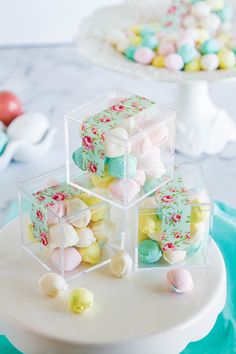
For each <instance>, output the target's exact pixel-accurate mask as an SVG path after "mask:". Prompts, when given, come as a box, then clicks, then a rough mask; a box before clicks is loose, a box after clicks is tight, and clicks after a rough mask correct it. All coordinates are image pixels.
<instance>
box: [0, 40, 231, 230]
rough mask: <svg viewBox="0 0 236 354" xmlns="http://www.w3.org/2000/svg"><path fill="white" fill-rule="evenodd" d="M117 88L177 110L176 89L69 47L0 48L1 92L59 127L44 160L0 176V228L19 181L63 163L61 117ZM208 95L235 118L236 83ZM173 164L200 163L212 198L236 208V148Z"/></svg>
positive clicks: (13, 165)
mask: <svg viewBox="0 0 236 354" xmlns="http://www.w3.org/2000/svg"><path fill="white" fill-rule="evenodd" d="M116 87H119V88H122V89H125V90H128V91H131V92H132V91H133V92H136V93H138V94H141V95H144V96H146V97H149V98H153V99H155V100H157V101H158V102H160V103H162V104H165V105H168V106H169V107H172V108H174V106H175V97H176V93H177V86H176V85H174V84H167V83H161V82H156V81H153V82H152V81H143V80H140V79H135V78H132V77H126V76H124V75H123V74H120V73H116V72H112V71H109V70H106V69H104V68H100V67H97V66H95V65H93V64H91V63H90V62H88V61H87V60H86V59H84V58H83V57H82V56H80V55H79V54H78V52H77V50H76V48H74V47H73V46H61V47H53V46H50V47H42V48H41V47H40V48H28V47H27V48H9V49H0V90H3V89H9V90H11V91H13V92H16V93H17V94H18V95H19V96H20V98H21V99H22V101H23V104H24V107H25V110H27V111H29V110H31V111H39V112H42V113H44V114H46V115H47V116H48V118H49V119H50V122H51V126H53V127H56V128H57V134H56V138H55V140H54V145H53V146H52V147H51V149H50V151H49V153H48V154H47V155H46V156H45V157H44V158H43V159H41V160H36V161H35V162H34V163H31V164H20V163H11V165H10V166H9V167H8V168H7V169H6V170H5V171H4V172H3V173H2V174H0V226H1V225H2V224H3V223H4V218H5V216H6V212H7V210H8V208H9V206H10V205H11V203H12V202H13V201H14V200H16V199H17V189H18V183H19V182H20V181H23V180H25V179H29V178H31V177H34V176H37V175H38V174H42V173H44V172H47V171H51V170H53V169H56V168H58V167H62V166H63V165H64V162H65V153H64V126H63V120H64V114H65V113H66V112H67V111H68V110H70V109H71V108H74V107H76V106H78V105H80V104H81V103H84V102H86V101H87V100H90V99H93V98H95V97H96V96H98V95H101V94H103V93H105V92H106V91H109V90H111V89H114V88H116ZM210 91H211V95H212V98H213V100H214V101H215V102H217V104H218V105H220V106H222V107H223V108H224V109H226V110H227V111H228V112H229V113H230V114H231V116H232V117H234V118H235V120H236V113H235V111H236V101H235V92H236V82H224V83H217V84H214V85H212V86H211V87H210ZM176 160H177V162H192V161H194V162H196V161H197V162H200V163H201V164H202V167H203V170H204V173H205V176H206V180H207V185H208V186H209V189H210V192H211V195H212V197H213V198H214V199H218V200H222V201H224V202H228V203H230V204H231V205H232V206H235V207H236V144H229V145H228V146H227V147H226V148H225V150H224V151H222V152H221V153H220V154H218V155H215V156H201V157H200V158H194V159H193V158H190V157H188V156H184V155H181V154H178V153H177V155H176Z"/></svg>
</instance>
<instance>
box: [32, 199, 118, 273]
mask: <svg viewBox="0 0 236 354" xmlns="http://www.w3.org/2000/svg"><path fill="white" fill-rule="evenodd" d="M64 218H66V221H63V220H64ZM47 223H48V244H47V247H46V248H47V250H48V252H47V255H48V257H49V260H50V263H51V264H52V265H53V267H54V269H55V270H56V271H60V272H61V273H64V272H69V271H72V270H73V269H75V268H76V267H78V266H79V265H80V264H81V263H85V264H87V265H89V266H92V265H95V264H98V263H99V262H100V261H101V252H102V248H103V247H105V246H106V245H107V243H108V239H109V236H110V235H111V234H112V233H114V231H115V225H114V223H113V222H112V221H111V219H110V216H109V205H108V204H106V203H104V202H101V200H99V199H98V198H96V197H91V196H89V195H87V194H85V193H83V194H79V195H78V196H76V197H73V198H70V199H65V200H63V201H59V202H58V203H57V204H55V205H54V206H51V207H49V208H48V216H47ZM28 235H29V238H30V239H31V240H34V241H35V240H36V239H35V238H34V235H33V232H32V224H29V227H28ZM61 247H62V248H63V251H61ZM61 252H63V256H64V257H63V258H64V262H63V265H62V261H61Z"/></svg>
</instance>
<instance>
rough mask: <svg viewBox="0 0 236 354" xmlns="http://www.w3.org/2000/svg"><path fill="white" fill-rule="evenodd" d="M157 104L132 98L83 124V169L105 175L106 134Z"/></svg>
mask: <svg viewBox="0 0 236 354" xmlns="http://www.w3.org/2000/svg"><path fill="white" fill-rule="evenodd" d="M154 104H155V102H152V101H150V100H147V99H146V98H144V97H141V96H137V95H135V96H131V97H128V98H125V99H123V100H121V101H119V102H118V103H117V104H114V105H112V106H110V107H108V108H107V109H105V110H104V111H102V112H100V113H97V114H95V115H93V116H91V117H89V118H88V119H87V120H86V121H84V122H83V124H82V169H83V170H84V171H89V172H91V173H94V174H97V175H99V176H101V177H102V176H103V175H104V168H105V152H104V150H105V149H104V142H105V135H106V133H107V132H108V131H109V130H110V129H112V128H114V127H116V126H118V125H120V126H124V123H125V120H126V119H128V118H130V117H132V116H135V115H136V114H138V113H140V112H141V111H143V110H144V109H147V108H150V107H151V106H152V105H154Z"/></svg>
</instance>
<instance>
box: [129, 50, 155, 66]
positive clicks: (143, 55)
mask: <svg viewBox="0 0 236 354" xmlns="http://www.w3.org/2000/svg"><path fill="white" fill-rule="evenodd" d="M154 56H155V53H154V51H153V50H152V49H151V48H148V47H139V48H138V49H137V50H136V51H135V53H134V59H135V61H136V62H137V63H139V64H144V65H148V64H150V63H151V62H152V59H153V58H154Z"/></svg>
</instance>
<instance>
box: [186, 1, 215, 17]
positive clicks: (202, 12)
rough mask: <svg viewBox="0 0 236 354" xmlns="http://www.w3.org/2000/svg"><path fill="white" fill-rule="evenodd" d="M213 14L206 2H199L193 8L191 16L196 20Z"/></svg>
mask: <svg viewBox="0 0 236 354" xmlns="http://www.w3.org/2000/svg"><path fill="white" fill-rule="evenodd" d="M210 12H211V6H210V5H209V4H208V3H207V2H205V1H198V2H196V3H195V4H193V5H192V7H191V14H192V15H193V16H195V17H196V18H202V17H205V16H207V15H209V13H210Z"/></svg>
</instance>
